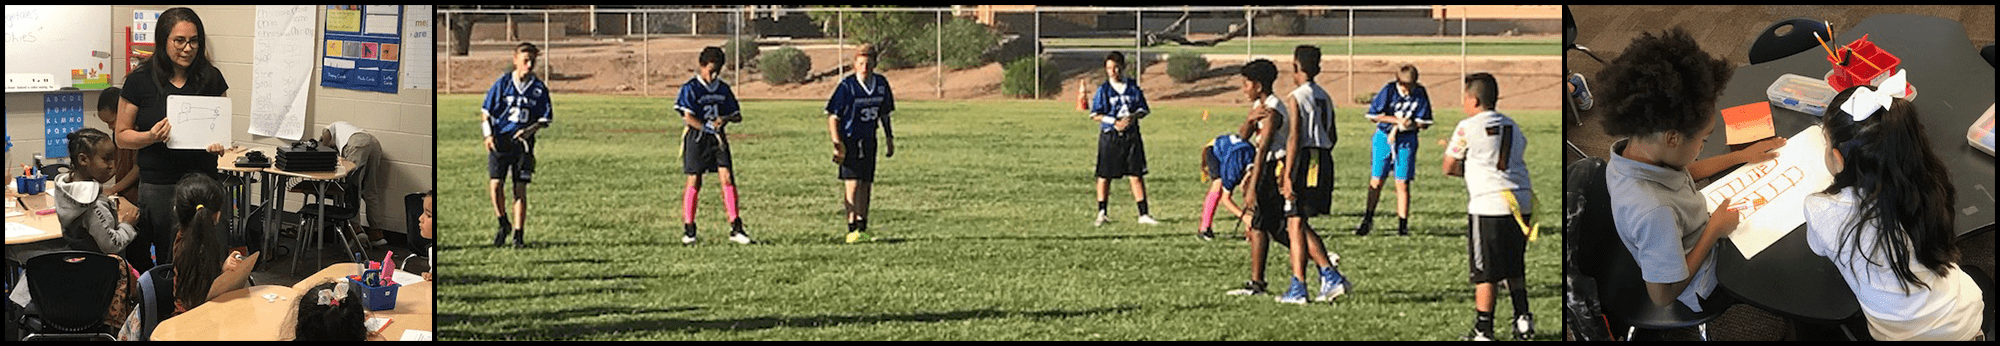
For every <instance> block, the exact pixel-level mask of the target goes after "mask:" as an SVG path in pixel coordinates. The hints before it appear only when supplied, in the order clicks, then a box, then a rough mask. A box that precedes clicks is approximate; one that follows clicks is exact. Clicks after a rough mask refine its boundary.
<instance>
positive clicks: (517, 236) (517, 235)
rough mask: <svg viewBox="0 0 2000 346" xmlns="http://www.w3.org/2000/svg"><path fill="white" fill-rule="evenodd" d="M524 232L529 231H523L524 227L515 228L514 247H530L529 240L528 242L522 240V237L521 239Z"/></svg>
mask: <svg viewBox="0 0 2000 346" xmlns="http://www.w3.org/2000/svg"><path fill="white" fill-rule="evenodd" d="M523 233H527V232H525V231H523V230H522V229H520V228H515V229H514V248H516V249H526V248H528V242H527V241H526V240H522V239H521V237H522V234H523Z"/></svg>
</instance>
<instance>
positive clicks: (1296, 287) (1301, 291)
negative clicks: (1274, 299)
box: [1278, 278, 1306, 305]
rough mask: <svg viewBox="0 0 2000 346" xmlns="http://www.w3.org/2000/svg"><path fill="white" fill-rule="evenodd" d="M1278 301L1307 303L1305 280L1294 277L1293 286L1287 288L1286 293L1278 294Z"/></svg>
mask: <svg viewBox="0 0 2000 346" xmlns="http://www.w3.org/2000/svg"><path fill="white" fill-rule="evenodd" d="M1278 302H1279V303H1287V304H1299V305H1305V304H1306V282H1305V280H1299V279H1298V278H1292V288H1290V289H1286V290H1285V294H1284V295H1281V296H1278Z"/></svg>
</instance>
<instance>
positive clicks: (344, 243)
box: [291, 180, 361, 272]
mask: <svg viewBox="0 0 2000 346" xmlns="http://www.w3.org/2000/svg"><path fill="white" fill-rule="evenodd" d="M291 191H292V192H299V193H305V194H307V195H310V196H313V197H314V198H316V199H317V200H316V201H314V202H312V203H307V204H306V205H303V206H300V207H299V211H298V214H299V228H298V229H299V232H300V233H299V241H298V243H299V244H300V245H299V251H307V250H306V249H316V248H318V247H321V246H325V245H324V244H325V242H326V229H327V228H329V227H331V228H333V229H334V230H336V231H338V234H340V237H339V238H340V245H341V248H342V249H345V250H347V251H346V252H343V253H355V252H357V251H355V245H354V243H353V242H352V241H349V237H351V236H352V235H353V232H354V229H353V228H352V227H351V226H350V225H351V224H352V221H353V220H354V218H355V217H356V216H358V215H359V212H358V209H359V208H357V207H358V206H359V203H360V196H361V193H360V190H359V189H357V188H355V186H354V184H348V183H344V182H336V181H323V180H317V181H302V182H299V183H297V184H293V185H292V188H291ZM328 199H332V200H333V201H328ZM321 219H325V222H326V224H321ZM307 232H310V233H311V236H310V237H308V235H307ZM308 243H311V244H308ZM322 252H323V251H313V265H314V266H318V265H319V264H320V263H323V261H322V260H324V259H325V258H324V254H323V253H322ZM302 257H305V256H297V257H293V258H292V271H294V272H296V271H298V269H299V268H298V267H299V261H298V260H299V258H302Z"/></svg>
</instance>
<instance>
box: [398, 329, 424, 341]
mask: <svg viewBox="0 0 2000 346" xmlns="http://www.w3.org/2000/svg"><path fill="white" fill-rule="evenodd" d="M401 340H402V341H431V332H430V331H428V330H415V329H406V330H403V338H402V339H401Z"/></svg>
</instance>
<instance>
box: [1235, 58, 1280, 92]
mask: <svg viewBox="0 0 2000 346" xmlns="http://www.w3.org/2000/svg"><path fill="white" fill-rule="evenodd" d="M1238 74H1239V75H1242V76H1243V78H1249V79H1250V81H1251V82H1256V83H1257V85H1258V86H1262V87H1264V92H1266V93H1271V92H1275V91H1273V90H1271V82H1273V81H1276V80H1278V65H1277V64H1273V63H1271V61H1270V60H1264V59H1257V60H1251V61H1250V62H1249V63H1246V64H1243V71H1241V72H1238Z"/></svg>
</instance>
